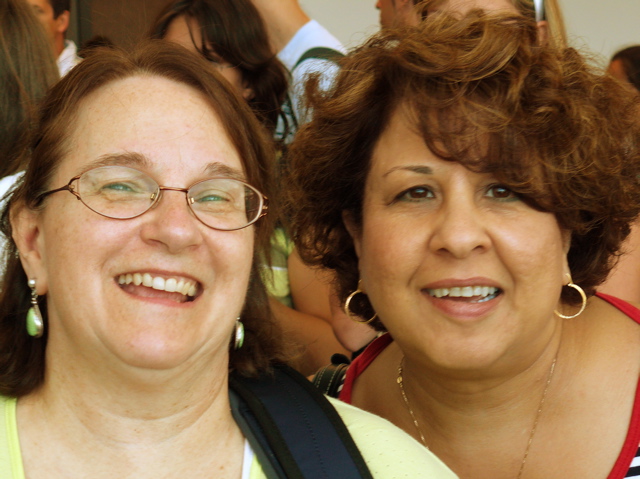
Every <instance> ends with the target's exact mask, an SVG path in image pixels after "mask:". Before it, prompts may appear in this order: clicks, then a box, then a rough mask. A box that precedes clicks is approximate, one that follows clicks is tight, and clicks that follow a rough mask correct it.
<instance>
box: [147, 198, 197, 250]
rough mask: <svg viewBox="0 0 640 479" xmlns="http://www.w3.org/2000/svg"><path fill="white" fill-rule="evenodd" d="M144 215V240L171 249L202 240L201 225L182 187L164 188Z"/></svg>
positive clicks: (194, 244) (178, 248)
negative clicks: (188, 203)
mask: <svg viewBox="0 0 640 479" xmlns="http://www.w3.org/2000/svg"><path fill="white" fill-rule="evenodd" d="M140 218H143V219H144V224H143V227H142V237H143V239H144V240H145V241H146V242H150V243H156V244H161V245H163V246H164V247H165V248H166V249H167V251H169V252H170V253H178V252H180V251H182V250H184V249H187V248H189V247H192V246H196V245H199V244H201V243H202V241H203V233H202V229H203V228H206V226H204V225H202V223H200V221H199V220H198V218H196V216H195V215H194V214H193V212H192V211H191V208H189V206H188V205H187V202H186V197H185V191H184V190H181V189H178V188H171V189H168V188H163V190H162V191H161V193H160V198H158V201H157V203H156V204H155V205H154V207H153V208H152V209H151V210H150V211H147V212H146V213H145V214H144V215H142V216H141V217H140Z"/></svg>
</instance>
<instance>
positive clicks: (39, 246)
mask: <svg viewBox="0 0 640 479" xmlns="http://www.w3.org/2000/svg"><path fill="white" fill-rule="evenodd" d="M10 218H11V230H12V231H13V234H12V237H13V241H14V242H15V243H16V246H17V247H18V251H19V252H20V261H21V262H22V268H23V269H24V271H25V273H26V275H27V278H30V279H31V278H33V279H36V288H37V293H38V294H39V295H40V294H46V292H47V291H48V290H49V285H48V279H47V275H46V270H45V268H44V262H43V255H42V251H43V239H44V238H43V235H42V229H41V226H40V221H41V220H40V214H39V212H37V211H34V210H32V209H30V208H27V207H26V206H25V205H24V204H22V205H19V204H18V205H14V206H12V208H11V213H10Z"/></svg>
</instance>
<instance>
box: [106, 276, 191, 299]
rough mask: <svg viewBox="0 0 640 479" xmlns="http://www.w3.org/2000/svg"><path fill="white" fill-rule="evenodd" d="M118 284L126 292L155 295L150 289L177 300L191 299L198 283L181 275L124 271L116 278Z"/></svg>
mask: <svg viewBox="0 0 640 479" xmlns="http://www.w3.org/2000/svg"><path fill="white" fill-rule="evenodd" d="M116 280H117V282H118V284H119V285H120V286H121V287H122V288H123V289H125V290H126V291H128V292H131V293H134V294H138V295H140V296H155V294H153V293H152V290H153V291H155V292H158V293H162V296H161V297H166V298H168V299H173V300H175V301H177V302H180V303H182V302H185V301H193V298H194V297H195V296H196V295H197V294H198V289H199V287H198V283H197V282H196V281H194V280H191V279H187V278H182V277H167V276H160V275H154V274H151V273H140V272H136V273H126V274H121V275H119V276H118V277H117V278H116Z"/></svg>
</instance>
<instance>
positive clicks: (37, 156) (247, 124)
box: [0, 41, 282, 396]
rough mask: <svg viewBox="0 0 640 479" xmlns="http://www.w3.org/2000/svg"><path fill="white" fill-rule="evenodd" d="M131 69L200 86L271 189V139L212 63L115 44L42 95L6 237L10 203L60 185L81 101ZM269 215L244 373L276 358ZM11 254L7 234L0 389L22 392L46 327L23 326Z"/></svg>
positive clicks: (22, 295)
mask: <svg viewBox="0 0 640 479" xmlns="http://www.w3.org/2000/svg"><path fill="white" fill-rule="evenodd" d="M134 76H159V77H162V78H166V79H168V80H171V81H174V82H177V83H181V84H185V85H187V86H189V87H191V88H193V89H195V90H197V91H199V92H201V93H202V95H203V98H204V99H206V101H208V103H209V104H210V105H211V108H212V109H213V110H214V111H215V112H216V114H217V115H218V116H219V117H220V119H221V122H222V124H223V125H224V128H225V129H226V131H227V133H228V135H229V138H230V140H231V142H232V144H233V145H234V146H235V147H236V148H237V151H238V154H239V157H240V158H242V160H243V166H244V169H245V172H246V179H247V182H248V183H250V184H251V185H253V186H255V187H256V188H257V189H258V190H260V191H261V192H262V193H263V194H264V195H266V196H267V197H271V196H273V180H272V173H271V171H272V164H273V155H274V153H273V146H272V143H273V141H272V140H271V138H269V136H268V134H267V132H266V131H265V129H264V127H263V126H262V125H261V124H260V123H259V122H258V121H257V119H256V118H255V115H254V114H253V113H252V112H251V110H250V109H249V108H248V106H247V105H246V102H244V101H243V100H242V98H240V97H239V95H238V94H237V93H236V92H235V91H234V90H233V87H232V86H230V85H229V84H228V82H227V81H226V80H225V79H224V78H223V77H222V76H220V74H219V73H218V72H217V71H216V70H215V68H214V67H213V66H211V65H210V64H208V63H207V62H206V61H204V60H203V59H202V58H201V57H199V56H198V55H196V54H194V53H191V52H189V51H187V50H186V49H185V48H183V47H181V46H179V45H176V44H173V43H170V42H164V41H161V42H160V41H156V42H150V43H148V44H146V45H144V46H142V47H140V48H139V49H138V50H136V51H135V52H134V53H132V54H131V55H128V54H126V53H124V52H123V51H121V50H119V49H115V48H103V49H100V50H96V51H94V52H93V53H92V54H91V55H89V56H88V57H87V59H86V60H84V61H82V62H81V63H80V64H79V65H78V66H76V67H75V68H74V69H73V70H71V72H70V73H69V74H67V75H65V77H64V78H63V79H62V80H61V81H60V82H58V84H56V85H55V86H54V87H53V88H52V90H51V92H50V93H49V94H48V95H47V97H46V99H45V101H44V103H43V106H42V109H41V117H40V123H39V127H38V129H37V132H36V133H37V134H36V136H35V137H34V139H33V142H32V148H33V153H32V156H31V161H30V163H29V166H28V168H27V171H26V173H25V176H24V181H23V182H22V183H21V184H20V186H19V187H18V188H17V190H16V191H15V193H14V195H13V197H12V198H11V200H10V203H9V204H8V206H7V207H6V208H5V210H4V211H3V214H2V225H1V226H2V232H3V233H4V234H5V235H6V237H7V238H11V224H10V214H11V211H10V210H11V207H12V205H16V204H25V205H26V207H28V208H32V209H40V208H44V206H43V204H42V202H40V203H39V202H37V200H38V197H39V195H40V194H42V193H43V192H45V191H47V190H49V189H51V188H55V187H58V186H60V185H53V184H51V178H52V176H53V174H54V172H55V169H56V167H57V166H58V165H59V164H60V163H61V162H62V161H64V158H65V156H66V155H67V154H68V153H69V150H70V148H72V145H70V144H69V138H70V136H71V134H72V131H73V130H74V128H75V127H76V125H75V118H76V111H77V109H78V107H79V105H80V104H81V103H82V102H83V100H84V99H85V98H87V97H88V96H89V95H91V94H92V93H93V92H95V91H96V90H98V89H100V88H103V87H104V86H105V85H108V84H110V83H113V82H115V81H118V80H121V79H126V78H130V77H134ZM105 121H108V119H105ZM270 209H271V207H270ZM274 218H275V214H272V213H271V212H270V214H269V215H267V216H265V217H262V218H261V219H260V220H258V222H257V223H255V224H254V225H253V227H254V228H255V238H256V248H255V251H254V261H253V267H252V274H251V279H250V284H249V290H248V292H247V298H246V304H245V308H244V310H243V312H242V316H241V319H242V321H243V323H244V325H245V331H246V339H245V341H244V346H243V347H242V349H239V350H233V349H232V350H231V351H230V368H232V369H235V370H237V371H239V372H240V373H242V374H245V375H252V374H255V373H257V372H259V371H263V370H265V369H268V367H269V365H270V363H271V361H272V360H279V359H282V358H281V353H280V347H279V344H280V333H279V330H278V329H277V327H276V326H275V324H274V322H273V321H272V320H271V315H270V310H269V307H268V301H267V293H266V290H265V287H264V284H263V283H262V279H261V276H260V271H259V260H258V258H260V257H262V255H264V254H266V253H267V252H268V251H269V249H270V244H269V240H270V237H271V232H272V228H273V222H274ZM17 253H18V251H17V249H16V245H15V243H14V242H13V240H9V241H8V243H7V248H6V261H7V262H6V274H5V276H4V277H3V280H2V284H1V290H2V291H1V293H0V394H2V395H6V396H22V395H24V394H27V393H29V392H31V391H32V390H34V389H35V388H37V387H38V386H39V385H40V384H42V381H43V378H44V360H45V347H46V344H47V337H46V334H47V333H46V332H45V336H43V337H42V338H41V339H38V340H34V339H33V338H32V337H30V336H29V335H28V334H27V333H26V330H25V318H26V314H27V310H28V309H29V305H30V290H29V287H28V286H27V277H26V275H25V272H24V270H23V268H22V265H21V263H20V259H19V258H18V256H17ZM78 301H82V298H78ZM40 308H41V311H42V313H43V316H44V319H45V323H46V321H47V319H46V316H47V313H46V309H47V308H46V299H45V301H42V298H41V305H40ZM230 341H231V338H230Z"/></svg>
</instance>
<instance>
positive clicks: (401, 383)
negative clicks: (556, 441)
mask: <svg viewBox="0 0 640 479" xmlns="http://www.w3.org/2000/svg"><path fill="white" fill-rule="evenodd" d="M557 359H558V354H557V353H556V356H555V357H554V358H553V362H552V363H551V367H550V368H549V373H548V374H547V383H546V384H545V386H544V391H542V398H541V399H540V403H539V404H538V409H537V411H536V416H535V419H534V420H533V427H532V428H531V432H530V433H529V441H528V442H527V448H526V449H525V451H524V456H523V457H522V463H521V464H520V470H519V471H518V475H517V479H520V478H521V477H522V473H523V472H524V465H525V463H526V462H527V457H528V456H529V450H530V449H531V444H532V443H533V436H534V435H535V433H536V429H537V428H538V421H539V420H540V415H541V414H542V406H543V405H544V400H545V399H546V397H547V391H548V390H549V385H550V384H551V379H553V373H554V371H555V369H556V360H557ZM403 366H404V356H402V359H401V360H400V365H399V366H398V378H397V380H396V381H397V383H398V386H399V387H400V392H401V393H402V399H403V400H404V404H405V406H407V410H408V411H409V415H410V416H411V419H412V420H413V424H414V426H415V427H416V430H417V431H418V434H419V435H420V441H421V442H422V444H423V445H424V447H426V448H427V449H429V446H427V441H426V439H425V438H424V434H423V433H422V429H420V424H419V423H418V419H417V418H416V415H415V414H414V412H413V409H411V405H410V404H409V398H408V397H407V393H406V392H405V390H404V378H403V376H402V371H403V369H404V367H403Z"/></svg>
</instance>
